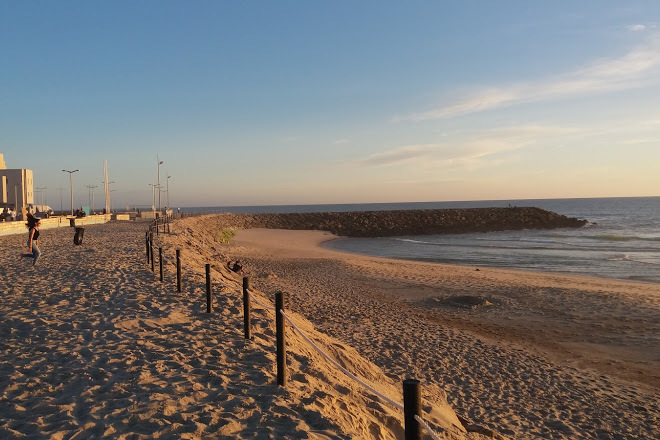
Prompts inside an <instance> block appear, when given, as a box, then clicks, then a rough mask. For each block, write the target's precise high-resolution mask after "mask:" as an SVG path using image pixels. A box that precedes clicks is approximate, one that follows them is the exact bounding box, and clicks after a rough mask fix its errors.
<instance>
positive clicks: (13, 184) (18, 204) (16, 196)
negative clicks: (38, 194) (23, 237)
mask: <svg viewBox="0 0 660 440" xmlns="http://www.w3.org/2000/svg"><path fill="white" fill-rule="evenodd" d="M32 204H34V180H33V176H32V170H26V169H7V166H6V165H5V160H4V156H3V155H2V153H0V206H1V207H3V208H4V207H9V208H11V207H14V209H16V211H17V212H18V213H21V212H23V209H26V210H27V208H28V206H29V205H32Z"/></svg>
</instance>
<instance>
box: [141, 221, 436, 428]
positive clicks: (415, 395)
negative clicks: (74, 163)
mask: <svg viewBox="0 0 660 440" xmlns="http://www.w3.org/2000/svg"><path fill="white" fill-rule="evenodd" d="M199 215H204V214H198V213H194V214H192V213H180V214H174V215H169V216H167V215H166V216H162V217H160V216H158V217H157V218H156V219H154V221H153V222H152V223H151V224H150V226H149V230H148V231H147V232H146V234H145V235H146V242H145V243H146V256H147V263H150V264H151V271H152V272H155V262H154V260H155V258H154V237H153V233H154V232H156V235H159V231H160V230H161V229H162V233H163V234H166V233H170V222H171V220H172V219H173V218H185V217H191V216H199ZM192 240H193V241H196V240H194V239H192ZM197 244H198V245H199V246H201V247H206V246H204V245H203V244H201V243H199V242H197ZM158 258H159V269H160V281H161V282H163V281H164V277H163V248H162V247H159V248H158ZM210 268H211V265H210V264H209V263H207V264H206V265H205V270H204V272H205V274H206V312H207V313H212V312H213V302H212V279H211V271H210ZM176 274H177V275H176V285H177V292H181V284H182V280H181V254H180V250H179V249H176ZM252 301H254V302H255V303H256V304H257V305H259V306H260V307H262V308H264V309H266V310H270V311H273V312H276V313H275V320H276V341H275V344H276V352H277V356H276V359H277V383H278V385H280V386H286V382H287V374H286V371H287V369H286V336H285V335H286V333H285V327H284V322H285V321H286V322H288V323H289V325H290V326H291V327H292V328H293V329H294V330H295V331H296V332H298V334H299V335H300V336H301V337H302V338H303V340H304V341H305V342H307V343H308V344H309V345H310V346H311V347H312V348H313V349H314V350H316V351H317V352H318V353H319V354H320V355H321V356H322V357H323V358H324V359H326V360H327V361H328V362H329V363H330V364H331V365H333V366H334V367H335V368H337V369H339V370H340V371H341V372H342V373H344V374H345V375H346V376H348V377H349V378H350V379H352V380H353V381H355V382H357V383H358V384H360V385H362V386H363V387H365V388H366V389H367V390H368V391H369V392H371V393H372V394H374V395H376V396H377V397H378V398H380V399H381V400H383V401H385V402H387V403H388V404H390V405H392V406H394V407H395V408H397V409H399V410H402V411H403V413H404V428H405V440H421V438H422V430H421V429H420V427H422V428H424V430H426V432H427V433H428V435H429V436H431V438H433V439H434V440H440V437H438V435H437V434H436V433H435V432H434V431H433V430H432V429H431V427H430V426H429V425H428V424H427V423H426V422H425V421H424V419H422V417H421V392H420V381H418V380H415V379H406V380H404V381H403V404H400V403H398V402H395V401H394V400H392V399H390V398H389V397H387V396H385V395H384V394H382V393H380V392H379V391H378V390H376V389H375V388H373V387H372V386H370V385H369V384H367V383H366V382H365V381H363V380H361V379H360V378H359V377H357V376H356V375H355V374H353V373H351V372H350V371H348V370H347V369H346V368H344V367H342V366H341V365H340V364H339V363H338V362H337V361H335V360H334V359H332V357H330V356H329V355H328V354H327V353H326V352H325V351H324V350H323V349H321V348H320V347H319V346H318V345H317V344H315V343H314V342H313V341H312V340H311V339H310V338H309V337H308V336H307V335H306V334H305V333H304V332H303V331H302V330H301V329H300V328H299V327H298V326H297V325H296V324H295V323H294V322H293V320H292V319H291V318H290V317H289V316H288V315H287V314H286V313H285V311H284V293H282V292H276V293H275V307H273V306H271V305H268V304H264V303H263V302H261V301H259V300H258V299H257V298H256V297H255V295H254V294H253V292H252V291H251V290H250V288H249V279H248V277H243V317H244V335H245V338H246V339H251V338H252V329H251V319H250V316H251V303H252Z"/></svg>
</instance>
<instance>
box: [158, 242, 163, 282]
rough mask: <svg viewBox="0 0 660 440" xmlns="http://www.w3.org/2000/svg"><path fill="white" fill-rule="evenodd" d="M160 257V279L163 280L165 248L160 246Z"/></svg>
mask: <svg viewBox="0 0 660 440" xmlns="http://www.w3.org/2000/svg"><path fill="white" fill-rule="evenodd" d="M158 259H159V260H160V263H159V264H160V280H161V281H163V248H162V247H159V248H158Z"/></svg>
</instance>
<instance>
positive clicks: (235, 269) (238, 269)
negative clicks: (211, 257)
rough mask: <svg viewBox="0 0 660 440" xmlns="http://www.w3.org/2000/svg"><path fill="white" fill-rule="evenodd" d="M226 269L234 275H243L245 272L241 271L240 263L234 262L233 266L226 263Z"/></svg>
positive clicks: (230, 263)
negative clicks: (234, 273)
mask: <svg viewBox="0 0 660 440" xmlns="http://www.w3.org/2000/svg"><path fill="white" fill-rule="evenodd" d="M227 268H228V269H229V270H231V271H232V272H236V273H243V274H244V273H245V270H244V269H243V266H242V265H241V262H240V261H238V260H236V261H234V264H232V262H231V261H228V262H227Z"/></svg>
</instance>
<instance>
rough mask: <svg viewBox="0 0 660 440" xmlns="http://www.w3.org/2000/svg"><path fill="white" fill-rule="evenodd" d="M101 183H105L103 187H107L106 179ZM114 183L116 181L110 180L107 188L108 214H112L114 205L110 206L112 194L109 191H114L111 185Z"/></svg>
mask: <svg viewBox="0 0 660 440" xmlns="http://www.w3.org/2000/svg"><path fill="white" fill-rule="evenodd" d="M101 183H102V184H103V187H105V180H104V181H103V182H101ZM113 183H115V182H114V181H112V182H108V186H107V188H108V212H106V214H110V213H111V212H112V207H111V206H110V194H109V193H110V191H114V190H111V189H110V185H112V184H113Z"/></svg>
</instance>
